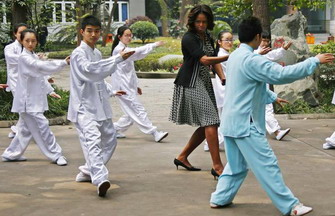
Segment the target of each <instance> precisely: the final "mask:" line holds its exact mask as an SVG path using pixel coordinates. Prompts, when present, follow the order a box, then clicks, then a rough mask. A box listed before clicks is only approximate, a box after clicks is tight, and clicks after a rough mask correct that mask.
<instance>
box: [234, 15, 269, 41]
mask: <svg viewBox="0 0 335 216" xmlns="http://www.w3.org/2000/svg"><path fill="white" fill-rule="evenodd" d="M262 31H263V29H262V24H261V21H260V20H259V19H258V18H256V17H253V16H251V17H248V18H246V19H243V20H242V21H241V22H240V24H239V25H238V39H239V40H240V42H241V43H249V42H251V41H252V40H253V39H254V38H255V36H256V35H257V34H259V35H260V34H262Z"/></svg>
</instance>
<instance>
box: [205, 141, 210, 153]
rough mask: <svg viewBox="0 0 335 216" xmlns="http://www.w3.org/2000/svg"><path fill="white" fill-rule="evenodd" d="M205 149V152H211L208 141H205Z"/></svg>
mask: <svg viewBox="0 0 335 216" xmlns="http://www.w3.org/2000/svg"><path fill="white" fill-rule="evenodd" d="M204 151H205V152H209V147H208V143H207V142H205V144H204Z"/></svg>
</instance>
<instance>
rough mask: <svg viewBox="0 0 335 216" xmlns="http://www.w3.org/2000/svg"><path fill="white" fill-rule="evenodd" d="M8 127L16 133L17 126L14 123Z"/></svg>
mask: <svg viewBox="0 0 335 216" xmlns="http://www.w3.org/2000/svg"><path fill="white" fill-rule="evenodd" d="M10 129H11V130H12V131H13V133H15V134H16V133H17V127H16V126H15V125H12V126H11V127H10Z"/></svg>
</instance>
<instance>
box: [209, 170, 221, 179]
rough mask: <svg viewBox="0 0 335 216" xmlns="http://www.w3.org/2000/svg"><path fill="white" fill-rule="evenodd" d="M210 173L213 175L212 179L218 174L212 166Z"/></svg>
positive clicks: (217, 176)
mask: <svg viewBox="0 0 335 216" xmlns="http://www.w3.org/2000/svg"><path fill="white" fill-rule="evenodd" d="M211 174H212V175H213V177H214V180H216V179H217V178H219V176H220V175H219V174H218V173H217V172H216V171H215V170H214V169H213V168H212V169H211Z"/></svg>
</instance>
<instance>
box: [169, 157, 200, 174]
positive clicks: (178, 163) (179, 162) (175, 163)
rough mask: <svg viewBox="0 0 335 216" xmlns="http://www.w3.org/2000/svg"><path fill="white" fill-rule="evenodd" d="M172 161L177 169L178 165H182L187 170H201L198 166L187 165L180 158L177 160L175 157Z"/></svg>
mask: <svg viewBox="0 0 335 216" xmlns="http://www.w3.org/2000/svg"><path fill="white" fill-rule="evenodd" d="M173 163H174V165H176V167H177V169H178V166H182V167H184V168H185V169H186V170H188V171H200V170H201V169H200V168H196V167H194V166H191V167H188V166H186V165H185V164H184V163H183V162H181V161H180V160H178V159H176V158H175V159H174V161H173Z"/></svg>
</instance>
